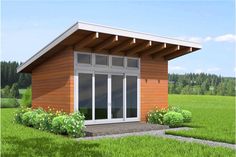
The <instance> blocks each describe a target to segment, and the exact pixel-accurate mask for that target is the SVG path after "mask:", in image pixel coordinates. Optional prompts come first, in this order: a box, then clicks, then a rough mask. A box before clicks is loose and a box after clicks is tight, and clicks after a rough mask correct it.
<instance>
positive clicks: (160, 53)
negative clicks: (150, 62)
mask: <svg viewBox="0 0 236 157" xmlns="http://www.w3.org/2000/svg"><path fill="white" fill-rule="evenodd" d="M179 49H180V46H179V45H175V46H172V47H169V48H166V49H163V50H161V51H158V52H157V53H154V54H152V57H153V58H158V57H162V56H165V55H168V54H171V53H173V52H175V51H178V50H179Z"/></svg>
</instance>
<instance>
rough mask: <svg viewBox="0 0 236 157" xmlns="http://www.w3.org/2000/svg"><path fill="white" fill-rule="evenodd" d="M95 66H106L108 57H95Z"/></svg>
mask: <svg viewBox="0 0 236 157" xmlns="http://www.w3.org/2000/svg"><path fill="white" fill-rule="evenodd" d="M96 64H97V65H108V56H101V55H96Z"/></svg>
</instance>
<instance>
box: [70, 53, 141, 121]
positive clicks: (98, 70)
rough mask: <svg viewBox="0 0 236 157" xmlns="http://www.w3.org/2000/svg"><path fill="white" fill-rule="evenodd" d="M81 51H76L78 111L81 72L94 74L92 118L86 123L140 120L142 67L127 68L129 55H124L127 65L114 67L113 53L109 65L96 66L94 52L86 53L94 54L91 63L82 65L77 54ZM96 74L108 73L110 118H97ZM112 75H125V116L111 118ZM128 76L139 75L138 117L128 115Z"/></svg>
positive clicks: (76, 109) (75, 95)
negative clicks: (112, 61)
mask: <svg viewBox="0 0 236 157" xmlns="http://www.w3.org/2000/svg"><path fill="white" fill-rule="evenodd" d="M78 53H81V52H76V51H75V52H74V111H78V108H79V105H78V103H79V96H78V94H79V93H78V92H79V86H78V84H79V82H78V81H79V79H78V75H79V73H88V74H92V120H86V121H85V124H86V125H92V124H105V123H120V122H133V121H140V69H131V68H127V67H126V66H127V64H126V61H127V57H124V62H125V65H124V67H120V68H119V67H115V68H114V67H112V66H111V65H110V64H111V57H112V56H111V55H109V65H108V66H107V67H106V66H96V65H95V60H94V59H95V54H92V53H84V52H82V53H84V54H90V55H91V56H92V60H91V64H89V65H88V66H86V65H84V64H83V65H82V66H81V65H80V64H78V63H77V54H78ZM139 67H140V59H139ZM95 74H105V75H108V80H107V83H108V91H107V92H108V103H107V105H108V106H107V110H108V119H100V120H96V119H95ZM111 75H123V76H124V77H123V118H116V119H112V118H111ZM126 76H137V117H134V118H127V116H126Z"/></svg>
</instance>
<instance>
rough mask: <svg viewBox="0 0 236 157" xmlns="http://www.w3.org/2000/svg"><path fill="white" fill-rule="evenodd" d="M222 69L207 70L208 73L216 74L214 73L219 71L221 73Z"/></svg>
mask: <svg viewBox="0 0 236 157" xmlns="http://www.w3.org/2000/svg"><path fill="white" fill-rule="evenodd" d="M220 70H221V69H220V68H218V67H213V68H208V69H207V72H209V73H214V72H218V71H220Z"/></svg>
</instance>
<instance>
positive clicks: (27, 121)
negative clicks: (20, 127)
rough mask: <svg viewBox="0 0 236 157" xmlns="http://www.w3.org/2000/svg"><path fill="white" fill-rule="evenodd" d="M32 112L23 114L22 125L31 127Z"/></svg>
mask: <svg viewBox="0 0 236 157" xmlns="http://www.w3.org/2000/svg"><path fill="white" fill-rule="evenodd" d="M32 114H33V111H28V112H25V113H24V114H23V115H22V124H24V125H26V126H32V123H31V121H30V119H31V117H32Z"/></svg>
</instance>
